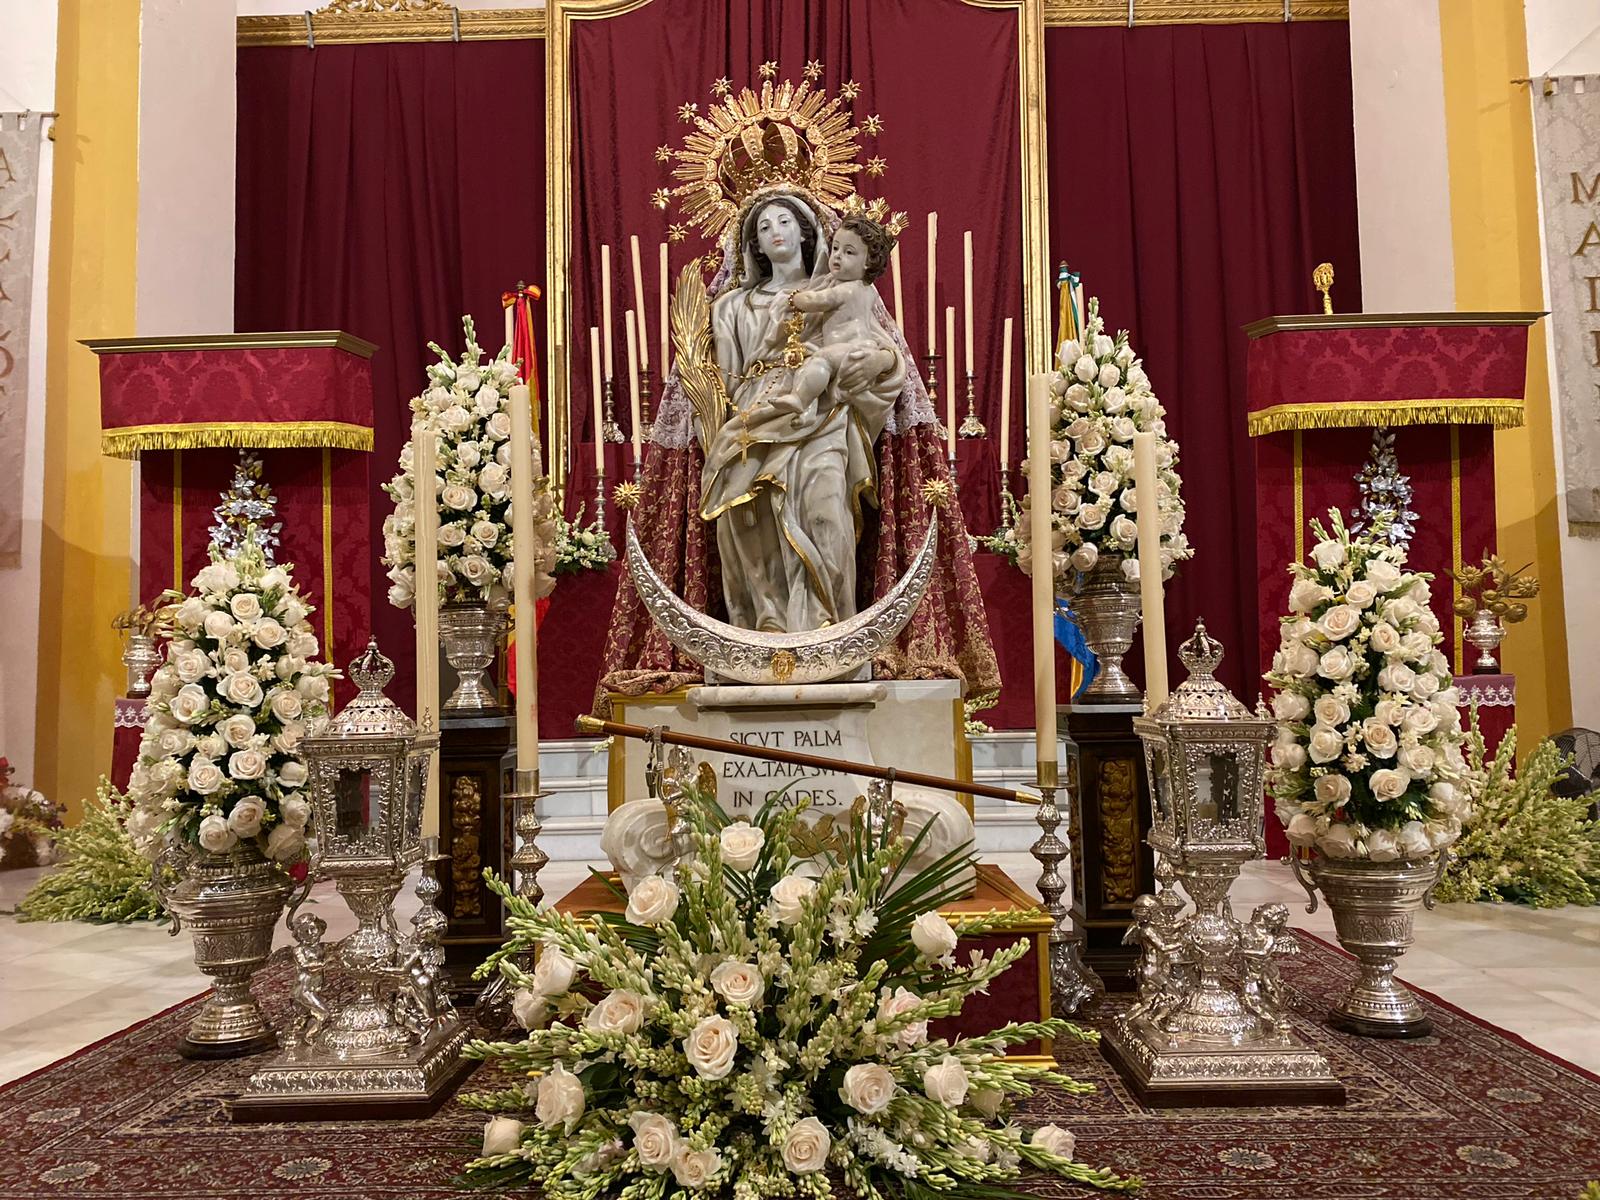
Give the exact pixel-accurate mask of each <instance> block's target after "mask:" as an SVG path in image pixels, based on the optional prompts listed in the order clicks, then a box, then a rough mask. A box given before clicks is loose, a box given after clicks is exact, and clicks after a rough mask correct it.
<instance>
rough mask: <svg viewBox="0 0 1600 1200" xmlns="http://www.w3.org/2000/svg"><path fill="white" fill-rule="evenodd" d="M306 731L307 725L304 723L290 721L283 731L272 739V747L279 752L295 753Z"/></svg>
mask: <svg viewBox="0 0 1600 1200" xmlns="http://www.w3.org/2000/svg"><path fill="white" fill-rule="evenodd" d="M305 732H306V727H305V725H304V724H303V723H301V722H299V721H290V722H289V723H288V724H287V725H285V726H284V727H283V732H282V733H280V734H278V735H277V736H276V737H274V738H273V739H272V748H273V749H274V750H276V751H277V752H278V753H279V754H293V753H294V752H295V750H296V749H297V748H298V747H299V745H300V739H301V738H302V737H304V736H305Z"/></svg>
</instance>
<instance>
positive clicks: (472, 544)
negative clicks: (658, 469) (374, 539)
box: [383, 317, 549, 608]
mask: <svg viewBox="0 0 1600 1200" xmlns="http://www.w3.org/2000/svg"><path fill="white" fill-rule="evenodd" d="M461 327H462V329H463V330H464V331H465V332H466V340H467V344H466V349H465V350H463V351H462V354H461V360H460V361H459V362H452V361H451V359H450V356H449V355H448V354H446V353H445V352H444V351H443V350H441V349H440V348H439V347H438V346H437V345H436V344H434V343H433V342H429V343H428V349H430V350H432V351H433V352H434V353H435V354H437V355H438V356H439V361H438V362H437V363H434V364H433V365H431V366H430V367H428V387H427V389H426V390H425V391H424V392H423V393H422V395H420V396H417V397H416V398H415V399H413V400H412V401H411V411H412V413H413V414H415V416H416V417H417V418H420V419H422V420H424V421H426V422H428V423H429V424H430V425H432V426H433V427H434V428H436V429H437V430H438V431H439V433H440V437H439V457H438V466H437V470H438V474H437V477H436V478H435V479H434V481H433V490H434V495H435V496H436V498H437V503H438V505H439V584H440V586H441V587H442V588H443V589H444V590H443V593H442V594H443V597H444V599H445V600H447V601H484V602H489V601H492V600H503V599H505V598H506V597H507V596H509V595H510V593H511V590H512V538H511V484H512V480H511V441H510V439H511V413H510V411H509V409H508V402H509V399H510V393H511V388H512V386H513V385H514V384H515V383H516V382H517V369H516V366H515V364H514V363H512V362H511V359H510V348H509V347H503V348H502V349H501V351H500V353H499V354H498V355H496V356H495V358H494V359H493V360H492V361H491V362H488V363H485V362H484V361H483V350H482V349H481V348H480V347H479V346H478V342H477V336H476V333H475V331H474V329H473V324H472V318H471V317H463V318H462V320H461ZM383 490H384V491H385V492H387V493H388V494H389V497H390V499H392V500H393V501H394V512H392V513H390V514H389V515H388V516H387V517H385V518H384V519H383V562H384V564H385V565H386V566H387V567H389V580H390V584H391V586H390V588H389V603H390V604H393V605H394V606H395V607H396V608H410V607H411V604H412V601H413V600H414V599H415V598H416V566H415V563H416V511H415V504H416V470H415V466H414V463H413V459H412V445H411V441H410V439H407V441H406V444H405V445H404V446H403V447H402V448H401V450H400V472H399V474H397V475H396V476H395V477H394V478H393V479H392V480H390V481H389V482H388V483H386V484H384V485H383ZM544 504H545V505H546V507H548V505H549V501H548V499H545V501H544ZM547 517H548V514H545V517H544V518H541V519H547Z"/></svg>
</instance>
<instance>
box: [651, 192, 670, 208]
mask: <svg viewBox="0 0 1600 1200" xmlns="http://www.w3.org/2000/svg"><path fill="white" fill-rule="evenodd" d="M671 199H672V196H671V193H669V192H668V191H667V189H666V188H657V189H656V190H655V191H653V192H651V193H650V203H651V204H654V205H655V206H656V207H657V208H663V209H664V208H666V207H667V203H668V201H670V200H671Z"/></svg>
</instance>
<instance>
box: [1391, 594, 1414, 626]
mask: <svg viewBox="0 0 1600 1200" xmlns="http://www.w3.org/2000/svg"><path fill="white" fill-rule="evenodd" d="M1382 611H1383V616H1384V619H1385V620H1387V621H1390V622H1392V623H1393V624H1395V625H1405V624H1407V623H1408V622H1410V621H1413V620H1415V619H1416V618H1417V617H1418V616H1419V615H1420V614H1419V613H1418V611H1417V606H1416V604H1415V603H1414V602H1413V601H1412V600H1410V599H1409V598H1408V597H1406V596H1401V597H1400V599H1398V600H1391V601H1389V602H1388V603H1387V604H1385V605H1384V606H1383V610H1382Z"/></svg>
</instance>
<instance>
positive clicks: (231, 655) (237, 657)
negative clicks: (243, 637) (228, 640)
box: [222, 646, 250, 671]
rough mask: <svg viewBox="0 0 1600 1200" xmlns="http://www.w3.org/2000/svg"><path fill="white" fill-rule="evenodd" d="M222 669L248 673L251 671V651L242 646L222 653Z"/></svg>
mask: <svg viewBox="0 0 1600 1200" xmlns="http://www.w3.org/2000/svg"><path fill="white" fill-rule="evenodd" d="M222 667H223V669H224V670H226V671H248V670H249V669H250V651H248V650H246V649H244V647H242V646H233V647H231V648H229V649H227V650H224V651H223V652H222Z"/></svg>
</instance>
